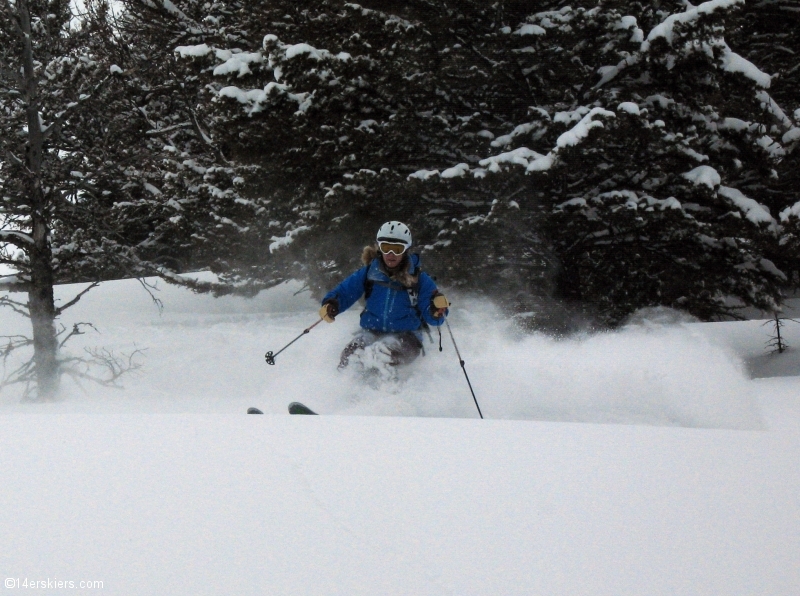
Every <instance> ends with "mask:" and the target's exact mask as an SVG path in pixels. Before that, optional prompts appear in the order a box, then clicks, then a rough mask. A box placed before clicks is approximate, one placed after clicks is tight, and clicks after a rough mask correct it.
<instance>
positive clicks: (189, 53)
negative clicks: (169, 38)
mask: <svg viewBox="0 0 800 596" xmlns="http://www.w3.org/2000/svg"><path fill="white" fill-rule="evenodd" d="M175 53H176V54H178V55H179V56H180V57H181V58H187V57H194V58H196V57H202V56H207V55H208V54H210V53H211V48H210V47H209V46H208V44H204V43H201V44H199V45H194V46H178V47H177V48H175Z"/></svg>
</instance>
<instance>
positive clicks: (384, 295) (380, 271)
mask: <svg viewBox="0 0 800 596" xmlns="http://www.w3.org/2000/svg"><path fill="white" fill-rule="evenodd" d="M408 274H409V275H411V276H413V277H415V278H416V279H417V282H416V283H415V284H414V285H413V286H412V287H410V288H406V287H404V286H403V285H402V284H401V283H399V282H398V281H394V280H392V279H390V278H389V275H388V274H387V272H386V269H385V268H384V266H383V262H382V259H381V257H380V256H378V257H375V258H374V259H373V260H372V262H371V263H370V264H369V265H366V266H364V267H362V268H361V269H359V270H358V271H356V272H355V273H353V274H352V275H350V276H349V277H347V278H346V279H345V280H344V281H342V283H340V284H339V285H338V286H336V287H335V288H334V289H333V290H331V291H330V292H328V293H327V294H326V295H325V297H324V298H323V299H322V304H325V303H326V302H331V301H332V300H336V301H337V302H338V306H339V312H344V311H345V310H347V309H348V308H350V307H351V306H353V304H355V302H356V301H357V300H358V299H359V298H361V296H363V295H364V294H365V293H366V294H367V300H366V307H365V308H364V311H363V312H362V313H361V327H363V328H364V329H370V330H372V331H381V332H400V331H417V330H419V329H420V328H421V327H422V323H423V322H425V323H427V324H428V325H432V326H435V327H438V326H439V325H441V324H443V323H444V319H445V317H446V316H447V314H448V312H449V311H445V317H439V318H437V317H434V316H433V314H431V303H432V301H433V297H434V293H435V292H436V291H437V290H436V283H435V282H434V281H433V279H431V277H430V275H428V274H427V273H425V272H424V271H421V270H420V265H419V255H417V254H410V255H409V261H408Z"/></svg>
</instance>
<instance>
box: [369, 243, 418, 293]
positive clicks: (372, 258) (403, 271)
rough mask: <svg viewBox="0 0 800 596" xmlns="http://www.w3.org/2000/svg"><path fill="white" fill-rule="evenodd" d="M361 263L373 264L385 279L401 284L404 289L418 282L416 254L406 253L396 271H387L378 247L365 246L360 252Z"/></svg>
mask: <svg viewBox="0 0 800 596" xmlns="http://www.w3.org/2000/svg"><path fill="white" fill-rule="evenodd" d="M376 261H377V262H376ZM361 262H362V263H363V264H364V265H366V266H369V265H371V264H372V263H375V267H376V268H378V269H379V270H380V271H381V272H382V273H383V274H384V275H386V277H388V278H389V279H390V280H391V281H396V282H398V283H400V284H402V285H403V286H404V287H406V288H410V287H412V286H414V285H415V284H416V283H417V281H418V280H419V271H420V267H419V255H417V254H413V253H410V252H409V253H406V258H405V259H403V263H402V264H401V266H400V267H399V268H398V270H397V271H388V270H387V269H386V265H385V264H384V262H383V258H381V256H380V252H379V251H378V247H377V246H375V245H372V246H365V247H364V250H363V251H361ZM403 265H405V266H403Z"/></svg>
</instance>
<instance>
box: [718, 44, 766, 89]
mask: <svg viewBox="0 0 800 596" xmlns="http://www.w3.org/2000/svg"><path fill="white" fill-rule="evenodd" d="M723 46H724V47H723V53H722V56H721V57H720V60H721V61H722V69H723V70H726V71H728V72H735V73H739V74H742V75H744V76H746V77H747V78H748V79H751V80H752V81H755V83H756V85H758V86H759V87H763V88H764V89H768V88H769V86H770V84H771V82H772V77H771V76H770V75H768V74H767V73H765V72H763V71H762V70H760V69H759V68H758V67H757V66H756V65H755V64H753V63H752V62H750V61H749V60H747V59H746V58H742V57H741V56H740V55H739V54H737V53H736V52H733V51H732V50H731V49H730V48H729V47H728V46H727V44H724V43H723Z"/></svg>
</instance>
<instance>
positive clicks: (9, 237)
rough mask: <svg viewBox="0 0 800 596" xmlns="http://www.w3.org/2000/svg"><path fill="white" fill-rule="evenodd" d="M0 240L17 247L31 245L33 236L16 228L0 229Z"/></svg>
mask: <svg viewBox="0 0 800 596" xmlns="http://www.w3.org/2000/svg"><path fill="white" fill-rule="evenodd" d="M0 242H8V243H9V244H13V245H14V246H17V247H19V248H25V247H26V246H32V245H33V238H32V237H31V236H29V235H28V234H25V233H24V232H17V231H16V230H0Z"/></svg>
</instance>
